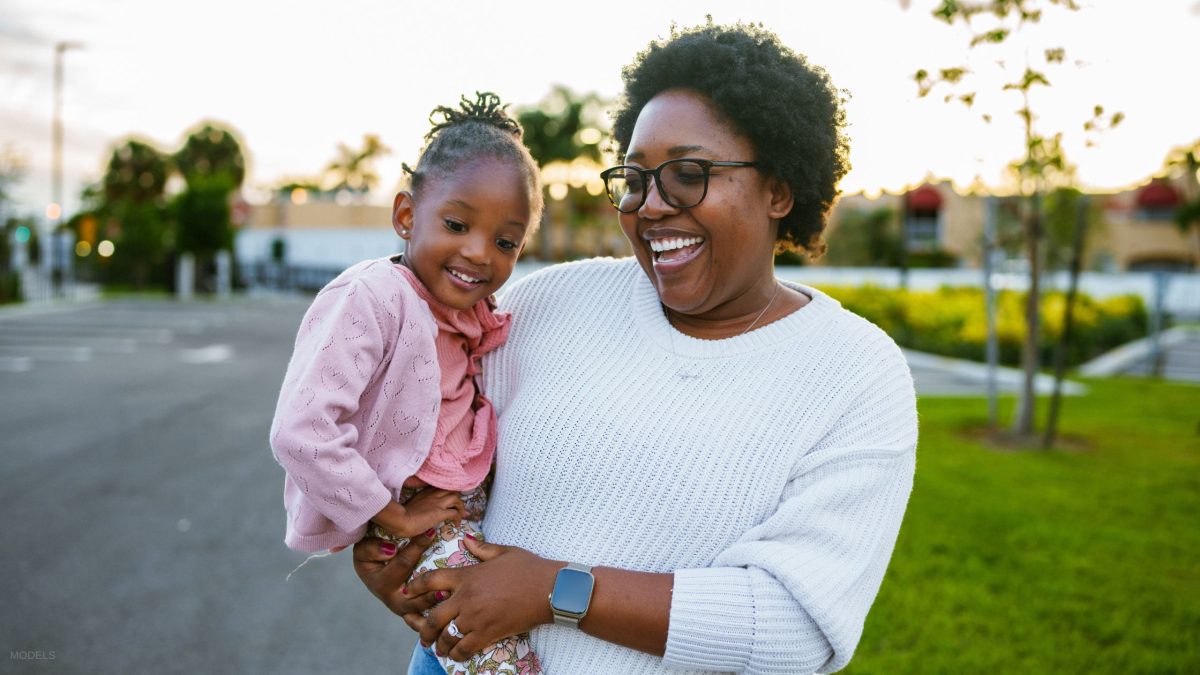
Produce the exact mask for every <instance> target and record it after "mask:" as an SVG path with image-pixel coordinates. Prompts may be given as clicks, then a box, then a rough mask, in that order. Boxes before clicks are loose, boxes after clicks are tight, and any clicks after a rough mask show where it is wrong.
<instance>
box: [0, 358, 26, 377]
mask: <svg viewBox="0 0 1200 675" xmlns="http://www.w3.org/2000/svg"><path fill="white" fill-rule="evenodd" d="M31 370H33V359H31V358H29V357H28V356H0V373H27V372H29V371H31Z"/></svg>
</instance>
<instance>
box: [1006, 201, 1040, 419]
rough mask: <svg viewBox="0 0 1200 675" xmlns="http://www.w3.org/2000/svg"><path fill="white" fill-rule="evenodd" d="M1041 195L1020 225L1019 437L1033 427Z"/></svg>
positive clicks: (1038, 338)
mask: <svg viewBox="0 0 1200 675" xmlns="http://www.w3.org/2000/svg"><path fill="white" fill-rule="evenodd" d="M1040 215H1041V195H1040V194H1039V193H1038V192H1037V191H1036V189H1035V191H1034V194H1033V195H1032V196H1031V197H1030V198H1029V201H1028V205H1027V207H1026V213H1025V218H1024V222H1023V225H1024V227H1023V228H1022V229H1023V233H1024V235H1025V255H1026V257H1027V258H1028V260H1029V292H1028V294H1027V295H1026V296H1025V329H1026V330H1025V344H1024V346H1023V347H1022V349H1021V369H1022V371H1023V378H1022V382H1021V399H1020V402H1019V403H1018V406H1017V417H1016V420H1015V422H1014V423H1013V431H1014V432H1015V433H1016V434H1017V435H1019V436H1032V435H1033V428H1034V423H1033V422H1034V420H1033V417H1034V403H1035V402H1036V400H1037V390H1036V388H1035V380H1036V378H1037V371H1038V362H1039V361H1040V359H1039V356H1040V355H1039V353H1038V351H1039V347H1040V343H1041V333H1042V331H1041V316H1040V314H1039V312H1038V308H1039V306H1040V305H1041V278H1042V265H1041V256H1040V246H1039V243H1040V242H1039V240H1040V238H1041V224H1040V222H1039V218H1040Z"/></svg>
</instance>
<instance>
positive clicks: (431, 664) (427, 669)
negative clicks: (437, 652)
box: [408, 643, 446, 675]
mask: <svg viewBox="0 0 1200 675" xmlns="http://www.w3.org/2000/svg"><path fill="white" fill-rule="evenodd" d="M408 675H446V669H445V668H443V667H442V664H440V663H438V660H437V657H436V656H434V655H433V648H432V647H429V648H425V647H422V646H421V645H420V643H418V644H417V646H416V647H413V655H412V660H411V661H409V662H408Z"/></svg>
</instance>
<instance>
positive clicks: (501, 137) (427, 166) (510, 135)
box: [401, 91, 542, 225]
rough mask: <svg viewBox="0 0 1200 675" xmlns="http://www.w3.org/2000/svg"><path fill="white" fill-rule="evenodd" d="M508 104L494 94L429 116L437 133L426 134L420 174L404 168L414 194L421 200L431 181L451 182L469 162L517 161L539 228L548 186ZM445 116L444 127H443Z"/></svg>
mask: <svg viewBox="0 0 1200 675" xmlns="http://www.w3.org/2000/svg"><path fill="white" fill-rule="evenodd" d="M507 107H508V106H507V104H504V103H501V102H500V97H499V96H496V95H495V94H493V93H492V92H490V91H484V92H475V100H473V101H472V100H471V99H468V98H467V97H466V96H463V97H462V100H461V101H460V102H459V104H458V107H457V108H452V107H450V106H444V105H441V106H438V107H437V108H434V109H433V112H431V113H429V123H430V124H432V125H433V128H432V129H430V130H429V133H427V134H425V140H426V141H427V143H426V144H425V147H424V148H422V149H421V154H420V157H419V158H418V159H417V166H416V168H412V167H410V166H409V165H407V164H402V165H401V166H402V167H403V168H404V172H405V173H407V174H408V175H409V177H410V182H411V185H412V192H413V194H414V195H419V194H420V192H421V187H422V186H423V185H424V184H425V182H426V181H428V180H430V179H435V180H436V178H437V177H440V176H445V175H446V174H449V173H451V172H453V171H454V170H456V169H458V167H459V166H461V165H462V164H464V163H466V162H473V161H477V160H480V159H484V158H492V159H499V160H504V161H511V162H513V163H514V164H515V165H516V166H518V167H520V168H521V170H522V173H523V174H524V175H525V177H526V178H527V179H528V182H529V192H530V200H531V205H532V207H533V211H534V215H535V218H534V224H535V225H536V223H537V221H538V220H540V218H539V217H538V216H540V214H541V211H542V184H541V178H540V176H539V174H538V167H537V162H535V161H534V160H533V157H532V156H531V155H530V154H529V150H528V149H527V148H526V147H525V145H524V144H523V143H522V142H521V133H522V132H521V125H520V124H518V123H517V121H516V120H514V119H513V118H511V117H509V116H508V113H507V112H506V111H505V108H507ZM439 116H440V118H441V119H440V121H439V119H438V118H439Z"/></svg>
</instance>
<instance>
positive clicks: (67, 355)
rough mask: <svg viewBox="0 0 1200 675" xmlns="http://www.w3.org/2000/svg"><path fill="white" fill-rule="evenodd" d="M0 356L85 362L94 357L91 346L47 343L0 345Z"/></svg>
mask: <svg viewBox="0 0 1200 675" xmlns="http://www.w3.org/2000/svg"><path fill="white" fill-rule="evenodd" d="M0 356H7V357H28V358H31V359H33V360H35V361H72V362H74V363H83V362H84V361H89V360H91V358H92V350H91V348H90V347H53V346H47V345H18V346H16V347H11V346H6V345H0Z"/></svg>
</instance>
